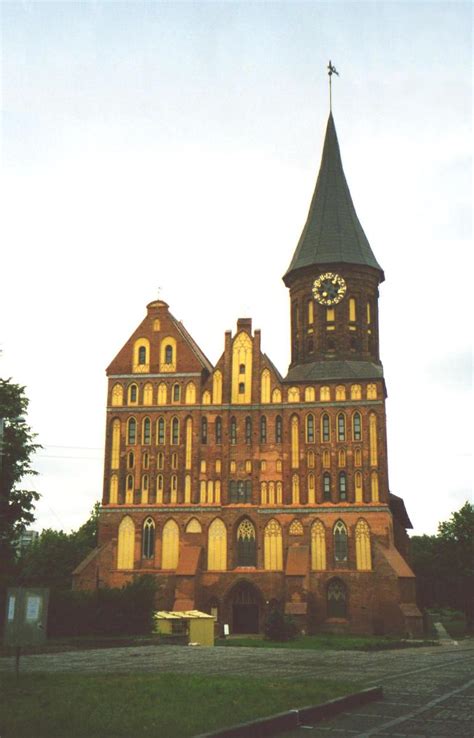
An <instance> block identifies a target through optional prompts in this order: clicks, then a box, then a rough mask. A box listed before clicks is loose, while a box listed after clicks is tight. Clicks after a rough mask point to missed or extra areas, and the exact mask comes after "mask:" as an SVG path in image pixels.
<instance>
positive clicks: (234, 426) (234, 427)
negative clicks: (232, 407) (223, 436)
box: [230, 416, 237, 446]
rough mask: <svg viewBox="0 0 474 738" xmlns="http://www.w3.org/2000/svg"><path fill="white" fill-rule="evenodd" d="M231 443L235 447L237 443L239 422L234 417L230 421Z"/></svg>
mask: <svg viewBox="0 0 474 738" xmlns="http://www.w3.org/2000/svg"><path fill="white" fill-rule="evenodd" d="M230 442H231V444H232V445H233V446H235V444H236V443H237V421H236V419H235V417H234V416H232V417H231V419H230Z"/></svg>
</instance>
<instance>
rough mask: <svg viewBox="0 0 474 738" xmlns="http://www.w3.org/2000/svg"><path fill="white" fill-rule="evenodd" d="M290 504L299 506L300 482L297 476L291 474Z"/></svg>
mask: <svg viewBox="0 0 474 738" xmlns="http://www.w3.org/2000/svg"><path fill="white" fill-rule="evenodd" d="M291 502H292V503H293V505H299V504H300V480H299V478H298V475H297V474H293V477H292V479H291Z"/></svg>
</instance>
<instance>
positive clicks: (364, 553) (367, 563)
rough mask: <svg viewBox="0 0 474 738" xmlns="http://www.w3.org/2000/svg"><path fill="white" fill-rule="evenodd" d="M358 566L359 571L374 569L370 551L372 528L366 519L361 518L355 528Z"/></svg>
mask: <svg viewBox="0 0 474 738" xmlns="http://www.w3.org/2000/svg"><path fill="white" fill-rule="evenodd" d="M355 539H356V566H357V569H358V570H359V571H369V570H370V569H372V557H371V552H370V530H369V526H368V525H367V523H366V522H365V520H362V519H361V520H359V521H358V523H357V525H356V529H355Z"/></svg>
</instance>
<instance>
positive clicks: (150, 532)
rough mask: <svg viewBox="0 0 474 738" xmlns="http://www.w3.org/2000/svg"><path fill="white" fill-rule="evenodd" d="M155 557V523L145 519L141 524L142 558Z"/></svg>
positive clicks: (150, 519)
mask: <svg viewBox="0 0 474 738" xmlns="http://www.w3.org/2000/svg"><path fill="white" fill-rule="evenodd" d="M154 556H155V523H154V522H153V519H152V518H147V519H146V520H145V522H144V523H143V533H142V558H144V559H153V558H154Z"/></svg>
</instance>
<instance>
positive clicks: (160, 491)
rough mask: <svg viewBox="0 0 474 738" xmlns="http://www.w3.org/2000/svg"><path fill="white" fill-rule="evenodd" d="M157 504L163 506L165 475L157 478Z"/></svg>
mask: <svg viewBox="0 0 474 738" xmlns="http://www.w3.org/2000/svg"><path fill="white" fill-rule="evenodd" d="M156 502H157V504H158V505H162V504H163V474H158V476H157V477H156Z"/></svg>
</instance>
